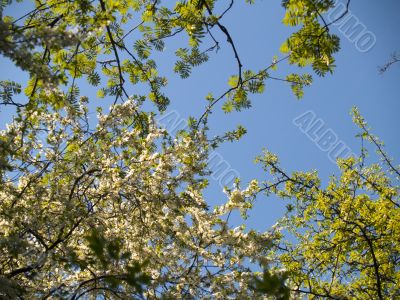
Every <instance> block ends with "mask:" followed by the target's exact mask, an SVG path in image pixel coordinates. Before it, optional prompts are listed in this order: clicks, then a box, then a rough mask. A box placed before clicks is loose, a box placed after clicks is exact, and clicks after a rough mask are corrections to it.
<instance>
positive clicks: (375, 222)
mask: <svg viewBox="0 0 400 300" xmlns="http://www.w3.org/2000/svg"><path fill="white" fill-rule="evenodd" d="M353 115H354V122H355V123H356V124H357V125H358V126H359V127H360V128H361V134H360V138H361V139H362V140H363V141H364V140H366V141H369V142H371V143H372V144H373V146H374V147H375V148H376V149H377V154H378V156H379V157H380V158H381V161H380V162H376V163H371V164H369V165H368V164H367V160H368V158H367V157H368V151H367V148H366V147H363V148H362V151H361V156H360V157H359V158H356V157H350V158H347V159H341V160H339V161H338V166H339V168H340V175H339V176H333V177H332V178H331V179H330V181H329V183H328V184H327V186H326V187H324V188H323V187H322V184H321V180H320V179H319V178H318V176H317V174H316V172H295V173H293V174H291V175H287V174H286V173H285V171H284V170H283V169H282V168H281V167H280V166H279V163H278V161H277V158H276V156H274V155H272V154H270V153H268V152H266V154H265V155H264V156H262V157H260V158H259V161H260V162H261V163H262V164H263V165H264V167H265V169H266V170H269V171H270V172H271V174H273V175H274V180H272V181H271V182H266V183H265V186H264V187H263V188H262V190H264V191H266V192H267V193H274V194H277V195H279V196H280V197H282V198H284V199H288V201H289V203H288V205H287V214H286V216H285V217H284V218H283V219H281V221H280V222H279V223H278V225H277V226H278V227H280V228H281V230H282V234H283V236H282V238H281V239H280V240H279V243H277V244H276V246H275V247H276V248H275V250H276V252H275V253H274V257H275V259H276V261H277V265H278V266H279V267H280V268H284V270H285V271H286V272H287V273H286V274H288V285H289V286H290V288H291V290H292V291H293V292H294V294H293V295H296V294H297V295H299V297H308V298H309V299H397V298H399V297H400V289H399V286H398V282H399V276H400V273H399V269H398V266H399V260H400V245H399V241H400V226H399V224H400V202H399V201H400V199H399V188H400V186H399V179H400V170H399V167H396V166H394V165H393V164H392V161H391V160H390V159H389V157H388V155H387V154H386V153H385V152H384V150H383V145H382V143H381V142H379V140H378V139H377V137H375V136H374V135H372V134H371V132H370V129H369V128H368V126H367V124H366V122H365V120H364V119H363V118H362V117H361V116H360V114H359V113H358V111H357V110H354V111H353ZM284 236H286V237H287V238H284Z"/></svg>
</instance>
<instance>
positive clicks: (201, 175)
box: [0, 0, 386, 299]
mask: <svg viewBox="0 0 400 300" xmlns="http://www.w3.org/2000/svg"><path fill="white" fill-rule="evenodd" d="M9 2H10V1H2V2H1V3H2V6H1V8H2V14H1V20H0V53H1V54H2V55H3V56H5V57H7V58H9V59H11V60H12V61H13V62H14V63H15V65H16V66H18V67H20V68H21V69H22V70H24V71H26V72H28V73H29V75H30V80H29V83H28V84H27V86H26V87H25V88H24V93H25V95H26V97H22V100H21V98H19V99H20V100H17V98H18V97H21V96H19V94H20V93H21V92H22V84H21V83H18V82H11V81H7V80H3V81H1V82H0V88H1V94H0V96H1V99H0V101H1V102H0V103H1V104H2V105H5V106H12V107H15V108H16V110H15V116H14V119H13V121H12V122H11V123H10V124H8V126H7V129H6V130H3V131H1V132H0V183H1V190H0V254H1V255H0V295H1V296H2V297H3V296H4V297H5V298H10V299H16V298H21V299H22V298H35V299H36V298H37V299H49V298H55V299H56V298H60V299H64V298H65V299H79V298H87V297H89V296H92V297H93V298H96V297H103V298H115V299H118V298H120V299H127V298H128V299H158V298H160V299H198V298H206V299H207V298H210V299H227V298H234V299H257V298H260V299H262V298H265V297H268V296H271V297H275V298H278V299H285V298H288V297H289V290H290V289H292V290H295V291H297V292H298V291H300V288H301V287H302V285H303V281H302V280H303V279H302V278H303V277H301V276H302V275H301V274H300V271H299V270H297V269H295V267H291V266H292V264H290V263H287V261H288V260H285V257H284V256H283V257H282V264H283V265H284V266H286V268H287V269H288V270H289V271H290V274H295V275H296V276H300V277H301V279H298V277H294V278H293V277H290V280H289V281H288V283H287V285H284V281H285V280H286V278H288V275H287V274H286V273H284V272H282V271H280V270H275V269H274V268H273V264H271V260H272V256H271V253H270V252H271V249H273V248H271V247H273V246H274V244H276V243H277V241H278V239H279V237H280V234H279V232H276V231H274V230H271V231H269V232H257V231H254V230H251V231H245V230H244V228H243V227H237V228H231V227H230V226H229V224H228V222H227V220H226V219H227V218H226V216H227V215H229V214H230V212H231V211H232V210H234V209H238V210H240V211H241V212H242V214H244V215H245V214H246V212H247V210H248V209H250V208H251V206H252V203H253V201H254V200H255V195H256V194H258V193H260V192H262V191H263V190H264V191H266V190H268V191H275V190H273V189H272V190H271V188H270V187H268V189H267V187H263V186H262V184H261V183H258V182H257V181H251V182H250V183H249V184H248V186H247V188H245V189H240V188H239V180H238V181H237V184H236V186H234V187H232V188H227V189H226V193H227V195H228V200H227V202H226V203H225V204H223V205H221V206H218V207H216V208H215V209H210V208H209V207H208V204H207V201H206V199H204V197H203V190H204V189H205V188H206V187H207V185H208V181H207V177H208V175H209V174H210V171H209V170H208V168H207V158H208V153H209V151H210V149H211V148H212V147H214V146H216V144H218V143H220V142H223V141H224V140H231V139H237V138H240V136H241V135H242V134H243V132H244V131H243V129H242V128H239V129H238V130H237V131H235V132H228V133H227V134H226V135H223V136H221V137H218V138H217V140H218V143H216V142H215V140H214V141H210V140H209V138H208V136H207V129H208V127H207V117H208V115H209V114H210V113H211V111H212V110H213V108H214V106H215V105H216V104H217V103H218V102H223V103H224V104H223V109H224V110H225V111H226V112H230V111H232V110H241V109H244V108H247V107H249V106H250V99H249V95H250V94H251V93H261V92H263V89H264V84H265V82H266V81H268V80H283V81H286V82H288V84H289V85H290V86H291V88H292V90H293V92H294V93H295V95H296V96H297V97H301V96H302V94H303V87H304V86H307V85H310V83H311V80H312V77H311V75H309V74H287V76H286V77H284V78H277V77H274V76H272V75H270V73H272V72H273V71H274V70H275V69H276V67H277V66H278V65H279V64H281V63H283V62H285V61H287V62H288V63H289V64H292V65H296V66H298V67H305V66H309V65H311V66H312V68H313V70H314V71H315V73H317V74H318V75H324V74H326V73H327V72H332V71H333V68H334V57H333V54H334V53H335V52H337V51H338V49H339V39H338V38H337V37H336V36H334V35H332V34H331V33H330V32H329V25H331V24H330V23H327V22H325V20H324V18H323V15H324V13H326V12H327V11H329V9H331V8H332V7H333V6H334V3H333V1H329V0H324V1H318V2H315V1H312V0H285V1H282V4H283V7H284V9H285V16H284V23H285V24H287V25H290V26H296V28H297V29H298V30H297V31H296V32H294V33H293V34H292V35H291V36H290V37H289V38H288V39H287V41H286V42H284V43H283V45H282V48H281V51H282V52H283V53H284V56H282V57H281V58H273V59H272V63H271V64H270V65H268V66H262V67H260V70H248V69H245V66H244V65H243V64H242V61H241V59H240V55H239V53H238V51H237V48H236V45H235V42H234V38H233V37H232V36H231V34H230V32H229V30H228V28H227V27H225V26H224V25H223V17H224V16H225V15H226V14H227V13H228V12H229V10H230V9H231V8H232V6H233V5H234V1H231V2H230V3H228V5H227V7H224V8H223V9H221V6H222V5H223V3H222V4H221V3H219V2H220V1H214V0H193V1H176V3H175V2H174V3H171V2H167V3H166V4H165V5H164V4H161V3H160V1H157V0H154V1H150V0H123V1H115V0H99V1H88V0H78V1H42V2H40V1H35V2H34V4H33V8H32V10H31V11H29V12H28V13H26V14H25V15H23V16H22V17H20V18H16V17H11V16H7V15H5V12H6V10H3V9H4V8H7V7H6V5H4V4H9ZM221 2H222V1H221ZM246 2H248V3H249V4H252V3H253V2H254V1H250V0H247V1H246ZM341 17H343V16H339V18H341ZM216 33H218V36H223V37H224V39H223V40H224V41H225V40H226V43H227V45H228V46H229V47H230V49H231V51H232V58H233V59H234V61H235V62H236V65H237V72H236V74H235V75H233V76H232V77H231V78H229V87H227V90H226V92H225V93H223V94H222V95H220V96H213V95H211V94H209V95H208V96H207V97H206V99H207V101H208V104H207V106H206V108H205V110H204V113H203V114H202V115H201V116H200V117H199V118H197V119H194V118H192V119H190V120H189V121H188V124H189V126H188V129H187V130H185V131H182V132H180V133H179V134H178V135H177V136H170V135H169V134H168V133H167V132H166V131H165V130H162V129H161V128H160V127H159V126H158V124H157V123H156V122H155V121H154V119H155V115H156V114H159V113H162V112H163V111H165V109H166V107H167V106H168V104H169V102H170V99H169V98H168V96H167V95H165V93H164V91H163V88H164V87H165V86H166V84H167V78H165V77H163V76H162V75H161V74H159V72H158V70H157V65H156V61H155V60H154V59H152V55H153V52H154V51H163V49H164V45H165V43H166V41H167V40H168V39H169V38H170V37H172V36H181V37H182V38H184V39H187V40H188V46H187V47H186V48H178V49H176V63H175V67H174V70H175V71H176V72H177V73H178V74H179V75H180V76H181V77H182V78H186V77H188V76H189V75H190V72H191V70H192V68H194V67H195V66H197V65H199V64H202V63H204V62H206V61H207V59H208V57H209V55H212V53H213V52H214V50H217V49H218V48H219V47H220V43H222V42H221V41H219V40H218V39H217V38H216V36H217V35H216ZM204 45H207V46H204ZM82 78H85V79H87V82H88V83H89V84H90V85H93V86H95V87H98V96H99V97H103V98H106V99H108V100H110V101H111V103H112V105H111V106H110V109H109V110H107V111H103V110H102V109H101V108H100V106H99V107H98V108H97V110H96V111H97V118H96V120H95V121H92V120H89V117H88V116H89V114H91V113H92V111H91V109H92V107H93V106H96V102H95V100H93V99H89V98H88V97H86V96H85V95H81V94H80V89H79V87H80V84H82ZM138 87H140V88H138ZM133 88H135V89H133ZM131 90H135V94H132V93H131ZM138 91H139V92H138ZM149 100H150V101H151V102H153V103H154V111H153V112H145V110H144V109H142V104H143V102H145V101H149ZM89 104H90V105H89ZM347 163H348V164H351V163H352V162H351V161H348V162H347ZM265 164H266V165H271V160H270V157H269V159H268V160H266V161H265ZM272 166H275V164H272ZM352 169H354V168H352ZM274 170H275V171H274V172H275V173H276V170H278V169H274ZM282 174H284V173H282ZM282 174H281V175H282ZM360 174H364V173H362V172H361V173H360ZM299 176H300V175H299ZM307 176H308V177H310V176H311V175H307ZM354 176H356V175H354ZM363 176H366V175H363ZM308 177H307V178H308ZM285 178H286V177H285ZM359 178H361V177H359ZM307 180H309V181H308V183H307V185H311V182H310V181H311V180H312V179H307ZM287 181H288V180H287ZM296 187H297V185H295V186H294V187H292V188H291V190H290V191H289V192H291V193H294V194H291V196H296V197H297V198H296V199H299V201H300V200H301V199H303V198H302V197H303V196H302V195H303V194H301V193H298V192H295V188H296ZM299 188H300V191H303V190H304V188H301V187H299ZM317 191H318V190H317V189H316V188H315V187H310V191H309V193H311V192H312V193H314V192H317ZM289 192H288V193H289ZM304 193H306V191H304ZM385 193H386V192H385ZM305 195H306V194H305ZM304 197H306V196H304ZM321 197H325V196H324V194H321ZM327 197H328V196H327ZM328 198H329V197H328ZM332 201H333V200H332ZM311 207H312V206H311ZM360 245H361V244H360ZM362 245H365V243H364V244H362ZM342 251H344V250H342ZM311 253H312V252H311ZM299 255H300V254H299ZM379 259H381V258H379ZM248 261H251V262H252V263H255V264H259V265H261V267H263V268H265V269H268V268H270V269H271V272H269V271H266V272H265V273H264V276H263V278H257V277H255V275H260V274H258V273H256V272H255V271H254V268H252V265H250V264H249V263H248ZM282 264H281V265H280V266H282ZM287 264H289V267H288V266H287ZM378 268H379V267H378ZM381 268H383V267H381ZM292 269H293V270H292ZM378 272H383V270H381V271H379V270H378ZM369 274H370V273H368V274H367V275H366V276H369ZM379 274H381V273H379ZM334 277H335V276H334ZM337 278H339V277H337ZM384 280H385V279H384V278H383V277H382V278H381V282H382V283H381V285H380V286H381V287H380V293H381V294H382V296H383V295H386V294H384V293H386V290H385V289H386V286H385V287H384V286H383V284H384V283H383V282H384ZM385 282H386V281H385ZM318 284H322V283H315V285H318ZM385 284H386V283H385ZM376 286H377V287H378V285H376ZM321 288H322V287H321ZM318 291H319V290H318ZM319 293H321V292H319ZM338 293H339V292H335V295H336V294H338Z"/></svg>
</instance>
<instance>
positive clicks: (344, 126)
mask: <svg viewBox="0 0 400 300" xmlns="http://www.w3.org/2000/svg"><path fill="white" fill-rule="evenodd" d="M223 2H224V1H221V3H223ZM228 2H229V1H226V3H228ZM236 2H237V3H235V5H234V7H233V9H232V10H231V11H230V12H229V14H227V15H226V17H224V19H223V22H222V23H223V24H224V25H225V26H226V27H228V28H229V30H230V33H231V35H232V37H233V39H234V41H235V44H236V46H237V48H238V52H239V54H240V57H241V60H242V63H243V65H244V68H245V69H255V70H259V69H262V68H263V67H265V66H268V65H269V64H270V63H271V60H272V57H273V56H274V55H279V46H280V44H281V43H282V42H283V41H284V40H285V39H286V38H287V36H288V35H289V34H290V32H291V29H290V28H287V27H285V26H284V25H283V24H282V23H281V19H282V17H283V13H284V10H283V9H282V7H281V5H280V2H281V1H278V0H276V1H267V0H259V1H256V4H255V5H246V4H244V3H242V2H244V1H236ZM350 10H351V13H350V16H354V17H356V18H357V19H358V20H359V21H360V23H362V24H363V26H364V27H365V30H368V31H370V32H371V33H372V34H374V36H375V37H376V43H375V45H374V47H372V48H371V49H370V50H369V51H367V52H360V51H359V50H357V47H356V46H355V44H354V43H352V42H351V41H350V40H349V39H348V38H347V37H346V35H345V34H344V33H343V32H342V31H341V30H340V29H339V28H338V27H336V26H332V27H331V30H332V31H333V32H335V33H336V34H337V35H338V36H339V37H340V38H341V47H342V49H341V51H340V52H339V53H338V54H337V55H336V65H337V68H336V70H335V72H334V74H332V75H327V76H326V77H325V78H318V77H315V78H314V83H313V84H312V86H311V87H309V88H306V90H305V96H304V98H303V99H302V100H300V101H298V100H296V98H295V97H294V96H293V94H292V93H291V91H290V87H289V86H288V85H286V84H285V83H283V82H278V81H268V82H267V85H266V89H265V93H264V94H262V95H257V96H252V108H250V109H249V110H245V111H243V112H240V113H231V114H224V113H223V112H222V111H221V109H220V106H218V107H216V109H215V111H214V113H213V114H212V116H211V117H210V127H211V129H212V130H211V132H212V133H213V134H221V133H223V132H224V131H227V130H232V129H234V128H235V127H236V125H237V124H241V125H243V126H244V127H246V129H247V131H248V133H247V134H246V135H245V136H244V137H243V138H242V140H240V141H239V142H235V143H226V144H224V145H223V146H222V147H220V148H219V149H218V150H217V151H218V153H220V154H221V155H222V157H223V158H224V160H225V161H226V162H228V163H229V164H230V166H231V169H233V170H236V171H237V172H238V173H239V174H240V176H241V177H242V179H243V183H246V182H248V181H249V180H250V179H252V178H258V179H260V180H262V179H265V178H266V174H263V171H262V169H261V167H259V166H257V165H255V164H254V163H253V160H254V158H255V156H257V155H259V154H260V153H261V151H262V148H267V149H269V150H271V151H272V152H274V153H276V154H277V155H278V156H279V157H280V160H281V162H282V166H284V167H285V168H286V169H287V170H289V171H292V170H310V169H317V170H318V171H319V173H320V175H321V177H322V178H323V179H328V177H329V176H330V175H332V174H334V173H335V172H337V168H336V166H335V165H334V164H333V163H332V162H331V161H330V160H329V158H328V156H327V153H326V152H323V151H321V150H320V149H319V148H318V147H317V146H316V145H315V143H314V142H313V141H311V140H310V139H309V138H308V137H307V136H306V135H305V134H304V133H303V132H301V131H300V130H299V128H298V127H296V126H295V125H294V124H293V122H292V121H293V119H295V118H296V117H297V116H299V115H301V114H303V113H305V112H306V111H309V110H311V111H313V112H314V113H315V115H316V116H317V117H318V118H320V119H321V120H323V121H324V122H325V127H326V128H327V129H331V130H332V132H334V133H335V134H336V135H337V137H338V139H339V140H341V141H343V142H344V143H345V144H347V145H348V146H349V147H350V148H351V149H352V150H353V151H354V152H356V153H358V151H359V148H360V143H359V140H357V139H356V138H355V137H354V136H355V134H356V133H357V129H356V127H355V126H354V125H353V124H352V122H351V117H350V115H349V112H350V109H351V107H352V106H354V105H356V106H357V107H359V109H360V111H361V113H362V114H363V115H364V117H365V118H366V120H367V121H368V122H369V124H370V125H371V127H372V128H373V130H374V133H375V134H376V135H378V136H380V138H381V139H382V140H383V141H385V144H386V150H387V151H388V152H389V154H390V155H392V156H394V157H395V158H396V155H397V153H398V152H397V151H398V149H399V146H400V142H399V128H400V118H398V113H399V112H400V101H399V100H400V99H399V94H400V93H399V92H400V85H399V77H400V64H398V65H394V66H393V68H392V69H390V70H389V71H388V72H386V73H385V74H383V75H380V74H379V73H378V70H377V67H378V66H379V65H383V64H384V63H385V62H386V61H387V60H388V59H389V56H390V54H391V53H393V52H394V51H396V50H397V51H400V35H399V34H398V30H399V28H400V18H399V17H398V13H399V12H400V2H399V1H397V0H386V1H377V0H375V1H372V0H368V1H365V0H363V1H362V0H353V1H351V5H350ZM216 36H217V37H218V38H219V39H220V41H221V43H222V42H223V41H224V40H225V39H224V37H223V36H222V35H219V34H216ZM178 44H179V45H181V44H182V41H181V40H180V39H179V37H177V38H174V39H172V40H171V41H170V42H168V43H167V48H166V51H165V53H162V54H161V55H157V57H156V58H157V60H158V65H159V67H160V72H161V73H162V74H165V75H166V76H167V77H168V78H169V86H168V87H167V90H166V93H167V95H168V96H169V97H170V98H171V100H172V103H171V105H170V107H169V109H168V111H173V110H175V111H176V112H177V113H178V114H179V115H180V116H182V118H186V117H188V116H189V115H191V116H195V117H199V116H200V115H201V113H202V111H203V110H204V107H205V105H206V101H205V100H204V97H205V96H206V95H207V94H208V92H212V93H213V94H214V95H218V94H220V93H222V92H223V91H224V90H225V89H226V88H227V79H228V77H229V76H230V75H233V74H234V73H235V71H236V64H235V60H234V57H233V53H232V51H231V49H230V48H229V47H227V46H222V47H221V49H220V51H219V52H218V53H217V54H216V55H215V54H214V55H212V57H211V59H210V61H209V62H208V63H206V64H205V65H203V66H200V67H198V68H196V69H194V71H193V73H192V76H191V77H190V78H189V79H186V80H182V79H180V78H179V77H178V75H176V74H174V73H173V72H172V71H171V70H172V68H173V57H172V54H173V52H174V51H175V50H176V47H177V45H178ZM291 69H293V68H290V67H288V66H286V65H282V66H279V68H278V71H277V72H276V74H274V75H282V76H284V75H285V74H287V72H288V70H291ZM0 70H1V79H2V80H3V79H14V80H19V81H21V80H25V79H24V78H26V75H25V74H23V73H22V72H21V71H19V70H18V69H15V68H13V66H12V64H11V63H10V62H9V61H7V60H5V59H3V58H0ZM81 92H82V94H88V95H90V96H93V91H91V90H89V89H88V90H85V89H81ZM99 101H104V100H99ZM9 116H10V113H9V111H8V110H4V109H3V110H2V111H1V112H0V119H1V120H2V121H1V124H0V126H1V127H4V120H6V119H8V118H9ZM395 162H396V163H397V164H398V163H399V160H398V159H397V158H396V159H395ZM206 195H207V197H208V198H209V199H210V203H221V202H222V200H223V199H224V195H223V194H222V193H221V191H220V187H219V184H218V182H216V181H211V185H210V188H209V189H208V190H207V192H206ZM282 213H283V205H282V202H281V200H277V199H276V198H274V197H269V198H267V197H260V198H259V199H258V200H257V202H256V205H255V209H254V210H253V211H252V212H251V214H250V218H249V219H248V220H247V221H246V223H247V224H248V225H249V227H252V228H257V229H259V230H264V229H267V228H268V227H269V226H270V225H271V224H273V223H275V221H276V220H277V218H279V217H280V216H281V215H282ZM238 222H239V219H238V218H237V216H235V217H234V218H233V223H238Z"/></svg>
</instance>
